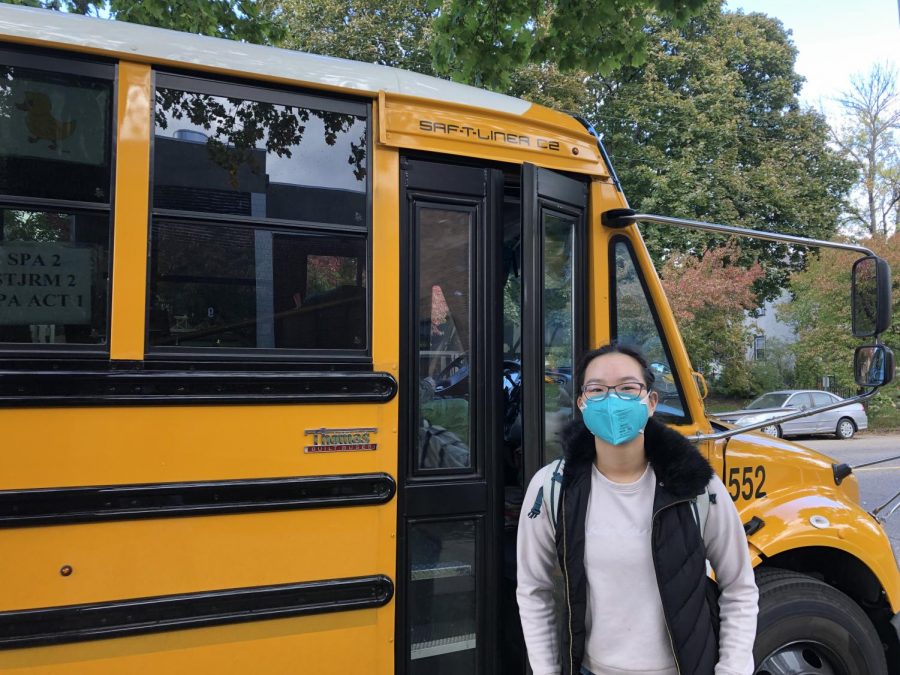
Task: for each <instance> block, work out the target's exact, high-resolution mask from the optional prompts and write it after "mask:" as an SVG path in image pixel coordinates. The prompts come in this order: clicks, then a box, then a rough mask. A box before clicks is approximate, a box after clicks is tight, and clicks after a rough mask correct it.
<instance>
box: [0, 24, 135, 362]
mask: <svg viewBox="0 0 900 675" xmlns="http://www.w3.org/2000/svg"><path fill="white" fill-rule="evenodd" d="M0 63H2V64H3V65H9V66H13V67H18V68H28V69H31V70H44V71H50V72H53V73H62V74H65V75H76V76H82V77H91V78H95V79H100V80H109V82H110V84H111V88H110V110H109V113H110V115H109V119H110V129H109V131H110V134H111V137H110V144H109V188H108V194H109V200H108V201H106V202H88V201H79V200H71V199H53V198H49V197H27V196H21V195H11V194H0V208H2V209H10V210H22V211H44V212H50V213H53V212H55V213H67V214H72V215H78V214H79V213H89V214H103V213H106V214H107V223H108V225H107V231H108V233H109V238H108V242H109V249H108V251H107V263H106V275H105V276H106V280H107V282H106V312H105V313H106V341H105V342H102V343H98V344H88V343H71V344H68V343H62V344H42V343H29V342H0V355H2V357H3V358H6V359H19V358H26V359H37V360H43V359H59V358H61V357H67V356H68V357H72V358H77V359H90V360H93V359H98V360H99V359H108V358H109V355H110V344H111V342H112V299H113V257H114V256H113V251H114V250H115V226H114V224H115V208H116V204H115V200H116V192H115V186H116V163H117V144H118V109H117V102H118V100H119V95H118V94H119V77H118V75H119V73H118V70H119V69H118V63H117V61H114V60H111V59H104V58H102V57H94V56H90V57H88V56H85V55H82V54H75V53H69V52H60V51H55V50H49V49H41V48H35V47H31V46H23V45H16V44H14V43H9V42H2V41H0ZM0 241H2V240H0Z"/></svg>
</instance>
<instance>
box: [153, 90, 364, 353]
mask: <svg viewBox="0 0 900 675" xmlns="http://www.w3.org/2000/svg"><path fill="white" fill-rule="evenodd" d="M156 77H157V88H156V109H155V114H154V119H155V123H156V129H155V135H154V155H153V156H154V167H153V174H154V183H153V197H152V203H153V222H152V227H151V256H150V261H151V271H150V282H151V283H150V301H149V304H150V309H149V324H150V330H149V335H148V343H149V349H150V350H152V351H154V352H157V353H160V352H166V351H172V350H175V349H177V350H181V351H184V350H191V349H205V350H208V349H215V350H220V351H225V350H238V351H239V352H240V353H243V354H246V353H248V352H247V350H257V351H258V350H273V349H275V350H282V349H288V350H316V351H320V352H322V351H328V352H344V353H351V352H356V353H357V354H360V355H363V354H365V353H366V351H367V349H368V346H369V340H368V331H369V328H368V317H367V314H368V308H369V303H368V290H367V288H368V284H367V259H368V253H367V252H368V245H367V244H368V241H367V234H368V203H367V202H368V190H369V181H368V176H367V156H368V107H367V106H366V105H365V104H363V103H356V102H348V101H344V100H330V99H327V98H323V97H319V96H312V95H305V94H299V93H294V92H287V91H274V90H268V89H264V88H261V87H253V86H243V85H235V84H232V83H221V82H212V81H205V80H199V79H195V78H185V77H180V76H175V75H168V74H162V73H158V74H157V76H156ZM250 353H252V352H250Z"/></svg>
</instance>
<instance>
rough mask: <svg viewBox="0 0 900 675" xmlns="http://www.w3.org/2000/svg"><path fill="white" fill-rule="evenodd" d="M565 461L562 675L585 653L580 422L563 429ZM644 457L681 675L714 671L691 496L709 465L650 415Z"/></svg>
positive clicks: (585, 455)
mask: <svg viewBox="0 0 900 675" xmlns="http://www.w3.org/2000/svg"><path fill="white" fill-rule="evenodd" d="M564 440H565V447H566V464H565V470H564V475H563V486H562V494H561V496H560V509H559V515H558V522H557V528H556V551H557V555H558V557H559V563H560V568H561V569H562V572H563V582H564V584H565V591H566V598H565V602H566V604H567V611H566V612H565V613H564V615H563V617H564V619H563V620H564V621H565V622H566V624H565V625H563V626H562V644H561V650H560V654H561V657H562V667H563V668H562V672H563V675H575V674H577V673H578V671H579V669H580V668H581V661H582V659H583V658H584V643H585V638H586V633H585V617H586V612H587V577H586V574H585V569H584V526H585V518H586V516H587V503H588V497H589V496H590V489H591V481H590V468H591V464H592V462H593V461H594V453H595V450H594V437H593V436H592V435H591V433H590V432H589V431H588V430H587V429H586V428H585V426H584V424H583V423H582V422H581V421H580V420H576V421H574V422H573V423H572V424H571V425H569V427H568V428H567V429H566V431H565V432H564ZM644 448H645V451H646V453H647V459H648V460H649V461H650V464H651V466H652V467H653V471H654V472H655V473H656V480H657V484H656V493H655V496H654V500H653V525H652V530H651V539H652V542H651V543H652V546H651V548H652V553H653V565H654V568H655V569H656V580H657V584H658V586H659V591H660V597H661V599H662V606H663V612H664V614H665V617H666V627H667V629H668V631H669V635H670V637H671V639H672V648H673V651H674V655H675V661H676V663H677V664H678V669H679V671H680V672H681V673H682V675H713V672H714V670H715V666H716V662H717V661H718V658H719V650H718V642H717V640H716V635H715V631H714V626H713V619H712V615H711V613H710V607H709V604H708V601H707V582H706V554H705V549H704V546H703V541H702V539H701V537H700V529H699V527H698V526H697V523H696V522H695V520H694V516H693V511H692V507H691V504H690V500H691V499H693V498H694V497H695V496H696V495H698V494H700V493H701V492H702V491H703V490H704V489H705V488H706V486H707V484H708V483H709V481H710V479H711V478H712V475H713V470H712V468H711V467H710V466H709V463H708V462H707V461H706V460H705V459H704V458H703V457H702V456H701V455H700V453H699V452H697V449H696V448H695V447H694V446H693V445H691V443H690V442H689V441H688V440H687V439H686V438H685V437H684V436H682V435H681V434H679V433H678V432H676V431H673V430H671V429H669V428H668V427H666V426H665V425H663V424H660V423H659V422H656V421H655V420H653V419H652V418H651V419H650V421H649V422H648V423H647V427H646V429H645V430H644Z"/></svg>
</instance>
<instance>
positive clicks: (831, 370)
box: [779, 234, 900, 400]
mask: <svg viewBox="0 0 900 675" xmlns="http://www.w3.org/2000/svg"><path fill="white" fill-rule="evenodd" d="M865 245H866V246H867V247H868V248H870V249H872V250H873V251H874V252H875V253H876V254H878V255H879V256H881V257H883V258H884V259H885V260H887V261H888V263H889V264H890V265H891V268H892V269H895V270H896V269H900V236H898V235H896V234H894V235H893V236H891V237H887V238H886V237H872V238H871V239H868V240H866V241H865ZM859 257H860V256H859V254H856V253H851V252H848V251H838V250H834V249H827V250H824V251H822V254H821V256H820V257H819V258H818V259H815V260H812V261H811V262H810V264H809V267H808V268H807V269H806V270H805V271H803V272H801V273H798V274H796V275H794V276H793V278H792V279H791V284H790V289H791V293H792V294H793V302H791V303H788V304H785V305H784V306H783V307H782V308H781V309H780V311H779V318H781V319H782V320H785V321H787V322H789V323H790V324H791V325H792V326H793V327H794V329H795V331H796V332H797V342H795V343H794V344H793V346H792V350H793V352H794V355H795V358H796V380H797V385H798V386H801V387H815V386H818V383H819V378H821V377H822V376H823V375H829V376H835V377H836V378H837V383H838V386H840V387H845V388H852V387H854V386H855V385H854V379H853V367H852V364H853V350H854V348H855V347H856V346H857V345H858V344H861V343H870V342H871V339H865V340H862V341H861V340H859V339H857V338H854V337H853V335H852V333H851V326H850V319H851V317H850V276H851V267H852V264H853V261H854V260H856V259H857V258H859ZM892 284H893V303H894V306H893V314H894V316H898V312H900V277H898V276H897V275H896V274H895V275H894V276H893V278H892ZM881 337H882V339H883V340H884V343H885V344H887V345H888V346H889V347H890V348H891V349H892V350H893V351H894V352H895V353H897V352H898V350H900V324H898V323H897V322H896V321H895V323H894V325H893V326H891V328H890V329H889V330H888V331H887V332H886V333H885V334H884V335H882V336H881ZM897 392H898V389H897V387H896V386H894V387H891V389H890V390H889V396H891V397H893V399H895V400H896V398H897V395H898V394H897Z"/></svg>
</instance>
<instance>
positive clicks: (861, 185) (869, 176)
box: [834, 64, 900, 236]
mask: <svg viewBox="0 0 900 675" xmlns="http://www.w3.org/2000/svg"><path fill="white" fill-rule="evenodd" d="M839 101H840V104H841V106H842V107H843V110H844V121H843V124H842V126H841V127H840V128H838V129H837V130H836V131H835V132H834V141H835V143H836V144H837V145H838V147H839V148H840V149H841V151H842V152H843V153H844V155H845V156H846V157H847V159H848V160H849V161H850V162H852V163H853V165H854V166H855V167H856V169H857V170H858V172H859V180H858V182H857V184H856V186H855V190H854V194H853V195H851V199H850V200H848V202H847V212H846V221H845V222H846V224H847V225H849V226H850V227H851V228H853V227H861V228H862V230H863V231H864V232H866V233H867V234H881V235H884V236H887V235H888V234H890V233H892V232H894V231H895V230H896V229H897V225H900V91H898V90H897V72H896V70H894V69H892V68H890V67H889V66H887V65H886V64H876V65H875V66H873V67H872V69H871V70H870V71H869V72H868V73H867V74H866V75H856V76H855V77H853V78H852V80H851V87H850V90H849V91H847V92H845V93H844V94H843V95H842V96H841V97H840V99H839Z"/></svg>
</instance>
